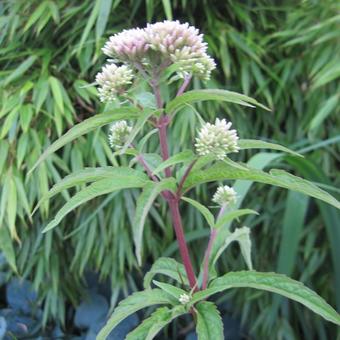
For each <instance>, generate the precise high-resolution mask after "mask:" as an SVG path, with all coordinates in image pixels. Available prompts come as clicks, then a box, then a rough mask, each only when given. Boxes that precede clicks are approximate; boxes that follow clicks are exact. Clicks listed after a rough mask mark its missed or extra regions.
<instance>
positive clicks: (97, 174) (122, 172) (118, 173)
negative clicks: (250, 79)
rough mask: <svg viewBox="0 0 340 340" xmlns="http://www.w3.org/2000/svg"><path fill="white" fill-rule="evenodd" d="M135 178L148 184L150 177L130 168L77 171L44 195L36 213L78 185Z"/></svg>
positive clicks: (110, 167) (108, 167)
mask: <svg viewBox="0 0 340 340" xmlns="http://www.w3.org/2000/svg"><path fill="white" fill-rule="evenodd" d="M129 177H135V178H139V179H140V180H141V181H145V183H147V181H148V176H147V175H146V174H145V173H143V172H140V171H137V170H134V169H131V168H128V167H112V166H107V167H101V168H85V169H84V170H80V171H77V172H76V173H72V174H70V175H68V176H66V177H64V178H63V179H62V180H61V181H59V182H57V183H56V184H55V185H54V186H53V187H52V188H51V189H50V190H49V192H48V193H47V195H44V196H43V197H42V198H41V199H40V201H39V202H38V204H37V205H36V207H35V208H34V211H33V212H32V214H34V212H35V211H36V210H37V209H38V208H39V206H40V205H41V204H42V203H43V202H44V201H46V200H48V199H50V198H51V197H53V196H55V195H57V194H58V193H60V192H62V191H63V190H66V189H69V188H72V187H74V186H77V185H81V184H85V183H89V182H95V181H99V180H101V179H107V178H112V179H115V180H121V181H124V180H125V179H126V178H129Z"/></svg>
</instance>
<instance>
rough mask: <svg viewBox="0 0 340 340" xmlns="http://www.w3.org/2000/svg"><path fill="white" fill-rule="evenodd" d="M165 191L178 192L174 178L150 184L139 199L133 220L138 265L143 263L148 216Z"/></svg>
mask: <svg viewBox="0 0 340 340" xmlns="http://www.w3.org/2000/svg"><path fill="white" fill-rule="evenodd" d="M164 190H171V191H175V190H176V181H175V179H174V178H166V179H164V180H162V181H161V182H149V183H148V184H147V185H146V186H145V187H144V189H143V192H142V193H141V195H140V196H139V197H138V200H137V204H136V213H135V217H134V220H133V226H132V227H133V240H134V243H135V248H136V249H135V252H136V257H137V261H138V264H139V265H141V263H142V245H143V230H144V223H145V219H146V216H147V214H148V212H149V210H150V208H151V205H152V203H153V201H154V200H155V199H156V197H157V196H158V195H159V194H160V193H161V192H162V191H164Z"/></svg>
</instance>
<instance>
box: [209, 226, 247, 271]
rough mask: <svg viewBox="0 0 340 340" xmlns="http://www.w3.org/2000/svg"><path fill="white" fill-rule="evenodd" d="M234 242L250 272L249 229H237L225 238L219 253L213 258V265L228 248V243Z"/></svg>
mask: <svg viewBox="0 0 340 340" xmlns="http://www.w3.org/2000/svg"><path fill="white" fill-rule="evenodd" d="M234 241H236V242H238V244H239V245H240V249H241V253H242V256H243V258H244V260H245V262H246V264H247V267H248V269H249V270H252V269H253V264H252V260H251V240H250V229H249V228H248V227H242V228H237V229H235V230H234V231H233V232H232V233H230V234H229V235H228V236H227V237H226V239H225V241H224V245H223V246H222V247H221V248H220V249H219V251H218V252H217V254H216V256H215V259H214V261H213V264H215V263H216V261H217V260H218V258H219V257H220V256H221V254H222V253H223V252H224V251H225V250H226V249H227V248H228V246H229V245H230V243H232V242H234Z"/></svg>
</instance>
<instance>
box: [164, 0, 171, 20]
mask: <svg viewBox="0 0 340 340" xmlns="http://www.w3.org/2000/svg"><path fill="white" fill-rule="evenodd" d="M162 3H163V8H164V12H165V16H166V18H167V20H172V10H171V2H170V0H162Z"/></svg>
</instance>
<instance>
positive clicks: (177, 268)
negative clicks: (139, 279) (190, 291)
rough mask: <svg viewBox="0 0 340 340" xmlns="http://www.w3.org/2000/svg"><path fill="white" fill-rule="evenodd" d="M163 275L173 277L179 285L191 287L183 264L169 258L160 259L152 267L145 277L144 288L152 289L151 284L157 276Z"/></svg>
mask: <svg viewBox="0 0 340 340" xmlns="http://www.w3.org/2000/svg"><path fill="white" fill-rule="evenodd" d="M157 274H161V275H166V276H168V277H171V278H172V279H174V280H176V281H177V282H178V283H181V284H185V285H187V286H188V285H189V281H188V278H187V274H186V272H185V268H184V266H183V264H181V263H179V262H177V261H176V260H174V259H172V258H169V257H160V258H158V259H157V260H156V262H155V263H154V264H153V265H152V267H151V269H150V270H149V271H148V272H147V273H146V274H145V276H144V283H143V284H144V288H145V289H148V288H150V287H151V282H152V280H153V278H154V276H155V275H157Z"/></svg>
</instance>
